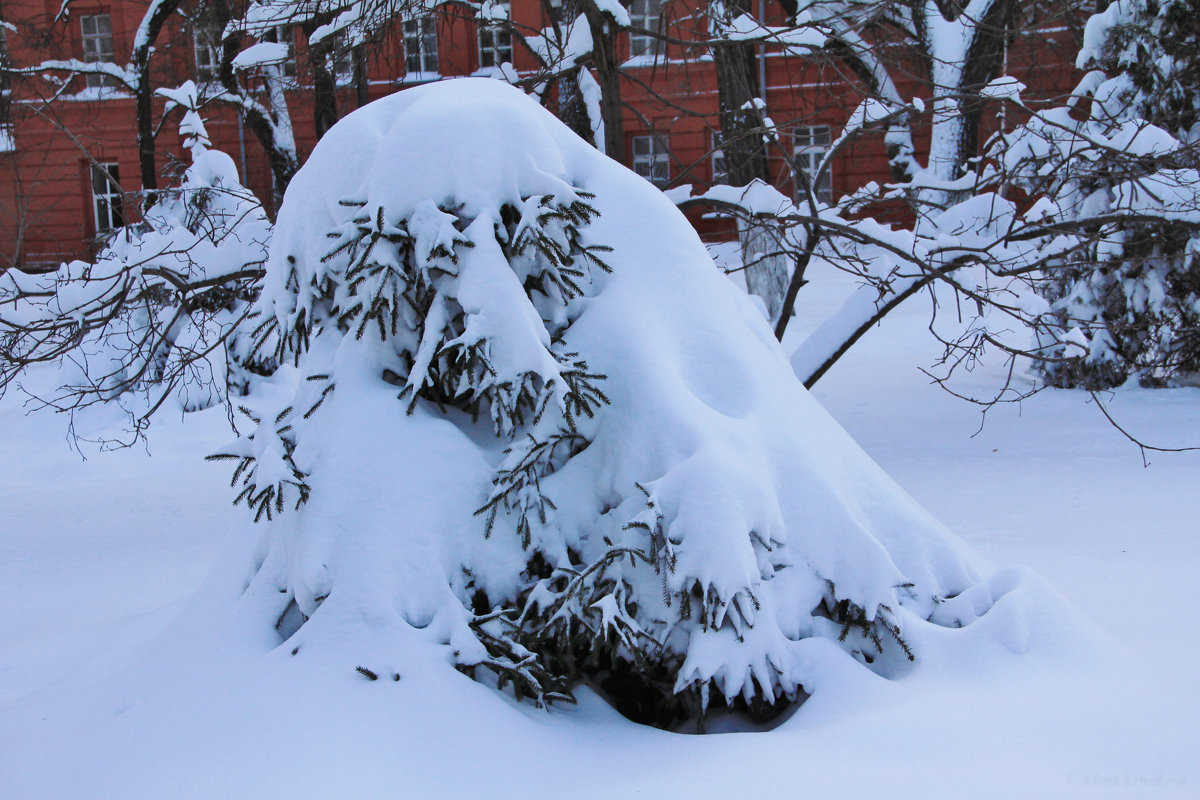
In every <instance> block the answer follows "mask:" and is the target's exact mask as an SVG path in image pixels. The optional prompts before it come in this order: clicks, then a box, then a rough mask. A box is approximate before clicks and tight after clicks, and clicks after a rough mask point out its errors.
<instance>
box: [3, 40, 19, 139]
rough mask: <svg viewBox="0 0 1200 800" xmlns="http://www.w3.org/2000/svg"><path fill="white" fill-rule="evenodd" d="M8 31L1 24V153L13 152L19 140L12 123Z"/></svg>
mask: <svg viewBox="0 0 1200 800" xmlns="http://www.w3.org/2000/svg"><path fill="white" fill-rule="evenodd" d="M7 69H8V31H6V30H5V29H4V27H3V26H2V25H0V153H11V152H13V151H14V150H16V149H17V140H16V137H15V136H14V135H13V125H12V116H11V113H10V112H11V109H12V83H11V82H10V81H9V78H8V72H7V71H6V70H7Z"/></svg>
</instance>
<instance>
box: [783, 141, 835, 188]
mask: <svg viewBox="0 0 1200 800" xmlns="http://www.w3.org/2000/svg"><path fill="white" fill-rule="evenodd" d="M830 134H831V132H830V128H829V126H828V125H806V126H802V127H799V128H796V129H795V130H794V131H793V132H792V156H793V161H794V163H795V165H796V169H797V170H798V171H801V172H803V173H804V174H805V175H807V176H808V179H809V181H811V182H812V184H813V194H814V195H816V198H817V200H819V201H821V202H822V203H825V204H826V205H832V204H833V165H832V164H830V167H829V169H827V170H825V173H824V174H823V175H821V176H820V180H819V181H818V180H817V178H818V176H817V170H818V168H819V167H820V166H821V162H822V161H824V160H825V156H826V155H827V154H828V153H829V150H830V147H831V146H832V142H833V139H832V138H831V135H830ZM798 189H799V187H797V190H798Z"/></svg>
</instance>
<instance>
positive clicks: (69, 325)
mask: <svg viewBox="0 0 1200 800" xmlns="http://www.w3.org/2000/svg"><path fill="white" fill-rule="evenodd" d="M162 94H166V95H167V96H168V97H169V99H170V102H172V103H174V104H176V105H179V106H181V107H182V108H183V109H184V115H183V118H182V121H181V124H180V132H181V133H182V134H184V135H185V136H186V137H187V144H188V147H189V149H190V151H191V164H190V165H189V166H188V167H187V169H186V170H185V171H184V172H183V174H182V177H181V179H180V182H179V184H178V186H176V187H174V188H172V189H168V190H166V191H165V192H162V193H161V195H160V196H159V198H158V202H157V203H156V204H155V205H153V206H152V207H150V208H149V209H148V210H147V211H146V213H145V215H144V219H143V220H142V221H141V222H140V223H136V224H132V225H128V226H126V227H124V228H121V229H119V230H117V231H115V232H114V233H113V234H112V236H111V238H110V239H109V241H108V244H107V245H106V246H105V247H104V248H103V249H102V250H101V252H100V254H99V255H98V256H97V258H96V262H95V263H94V264H92V263H87V262H83V261H72V262H71V263H69V264H64V265H62V266H61V267H60V268H59V269H58V270H57V271H55V272H51V273H43V274H26V273H22V272H19V271H17V270H9V271H8V272H6V273H4V274H3V275H0V334H2V337H3V338H0V370H2V372H0V380H2V384H0V385H2V386H4V387H6V386H8V385H9V384H10V383H11V382H13V381H15V380H16V379H17V377H18V376H19V375H20V374H21V372H22V371H23V370H24V369H25V368H26V367H27V366H29V365H31V364H35V363H39V362H57V363H59V364H60V365H61V366H62V367H63V372H62V375H61V378H60V380H61V381H63V383H62V385H61V386H60V387H59V388H58V389H57V390H54V391H53V393H52V394H50V395H48V396H43V397H42V398H41V399H43V400H45V401H46V402H48V403H50V404H51V405H53V406H56V407H60V408H75V407H79V406H83V405H88V404H90V403H93V402H96V401H107V400H114V399H121V400H122V402H124V401H125V400H127V399H130V396H129V393H139V394H141V395H142V396H143V399H142V400H138V401H136V402H130V403H129V404H128V406H127V407H128V408H129V409H130V412H131V414H133V415H134V417H135V418H136V419H137V420H139V421H144V420H145V419H146V417H147V416H148V413H149V411H153V409H156V408H158V407H159V406H160V405H162V404H163V403H164V402H173V403H175V404H176V405H177V406H178V408H180V409H181V410H184V411H192V410H197V409H202V408H207V407H209V406H212V405H214V404H216V403H220V402H224V401H225V399H226V398H227V397H228V394H229V391H230V390H231V389H232V390H233V392H234V393H235V394H240V393H243V392H244V391H245V389H246V388H247V384H248V382H249V380H250V377H251V373H253V372H264V371H269V369H271V364H270V363H268V362H264V361H263V360H261V359H259V357H258V356H256V355H254V354H252V353H251V348H250V345H251V344H252V339H251V338H250V337H249V336H248V335H246V336H242V335H241V333H242V332H243V330H242V328H243V326H244V325H245V320H246V317H247V315H248V313H249V311H250V308H251V305H252V302H253V300H254V298H255V297H256V296H257V292H258V279H259V278H260V277H261V275H262V266H263V263H264V262H265V260H266V254H267V245H268V243H269V242H270V238H271V223H270V221H269V220H268V219H267V217H266V214H265V213H264V212H263V209H262V206H261V205H260V204H259V202H258V200H257V199H256V198H255V197H254V195H253V194H252V193H251V192H250V191H249V190H248V189H246V188H245V187H243V186H242V185H241V183H240V182H239V180H238V174H237V169H236V167H235V166H234V163H233V159H231V158H230V157H229V156H228V155H226V154H225V153H222V152H219V151H216V150H210V149H209V147H208V144H209V142H208V136H207V133H206V131H205V129H204V123H203V121H202V120H201V118H200V116H199V114H198V113H197V111H196V109H195V87H194V85H193V84H191V82H190V81H189V82H188V83H187V84H185V85H184V86H183V87H181V88H180V89H178V90H170V91H165V92H162ZM244 332H245V333H247V334H248V333H249V331H248V330H246V331H244Z"/></svg>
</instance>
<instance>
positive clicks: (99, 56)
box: [79, 13, 121, 89]
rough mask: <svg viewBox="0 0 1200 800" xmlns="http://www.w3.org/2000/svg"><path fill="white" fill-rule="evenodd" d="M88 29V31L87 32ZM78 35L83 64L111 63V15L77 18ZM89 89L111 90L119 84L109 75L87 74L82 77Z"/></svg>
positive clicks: (112, 54) (86, 15)
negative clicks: (81, 44)
mask: <svg viewBox="0 0 1200 800" xmlns="http://www.w3.org/2000/svg"><path fill="white" fill-rule="evenodd" d="M89 28H90V30H89ZM79 34H80V36H81V41H82V42H83V62H84V63H85V64H96V63H109V64H111V63H113V58H114V50H113V35H112V15H110V14H108V13H104V14H85V15H84V16H81V17H80V18H79ZM84 80H85V81H86V82H87V87H88V88H89V89H112V88H116V87H117V86H120V85H121V84H120V82H119V81H118V80H117V79H116V78H114V77H113V76H111V75H99V74H95V73H89V74H87V75H84Z"/></svg>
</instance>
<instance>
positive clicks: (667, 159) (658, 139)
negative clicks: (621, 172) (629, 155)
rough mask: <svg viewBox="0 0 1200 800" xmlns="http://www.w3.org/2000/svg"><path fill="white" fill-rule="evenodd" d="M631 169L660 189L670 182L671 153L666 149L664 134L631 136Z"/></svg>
mask: <svg viewBox="0 0 1200 800" xmlns="http://www.w3.org/2000/svg"><path fill="white" fill-rule="evenodd" d="M633 171H634V172H636V173H637V174H638V175H641V176H642V177H643V178H645V179H646V180H648V181H650V182H651V183H653V184H654V185H655V186H657V187H658V188H660V189H661V188H663V187H665V186H666V185H667V184H668V183H670V182H671V153H670V151H668V150H667V137H666V136H661V135H659V134H650V135H647V136H634V137H633Z"/></svg>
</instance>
